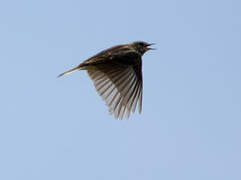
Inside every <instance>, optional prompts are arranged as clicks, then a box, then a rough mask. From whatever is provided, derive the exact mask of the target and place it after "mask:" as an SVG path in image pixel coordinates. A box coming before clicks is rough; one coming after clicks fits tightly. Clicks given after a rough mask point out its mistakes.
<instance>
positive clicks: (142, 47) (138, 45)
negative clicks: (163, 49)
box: [131, 41, 154, 55]
mask: <svg viewBox="0 0 241 180" xmlns="http://www.w3.org/2000/svg"><path fill="white" fill-rule="evenodd" d="M131 44H132V46H133V48H134V49H135V50H136V51H138V52H139V53H140V54H141V55H143V54H144V53H145V52H147V51H149V50H154V48H150V46H151V45H153V44H154V43H151V44H149V43H146V42H144V41H136V42H133V43H131Z"/></svg>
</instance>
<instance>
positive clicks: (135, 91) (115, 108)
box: [88, 59, 142, 119]
mask: <svg viewBox="0 0 241 180" xmlns="http://www.w3.org/2000/svg"><path fill="white" fill-rule="evenodd" d="M139 62H140V63H138V64H136V65H135V66H130V65H122V66H121V65H119V64H116V63H106V64H102V65H98V66H96V67H93V68H90V69H88V74H89V76H90V77H91V79H92V81H93V83H94V86H95V88H96V90H97V92H98V93H99V95H100V96H101V97H102V99H103V100H104V101H105V102H106V104H107V106H108V107H109V111H110V113H111V114H114V116H115V118H117V119H118V118H119V119H122V118H123V116H124V115H125V116H126V118H127V119H128V118H129V115H130V112H131V111H132V112H135V109H136V105H137V103H138V106H139V113H141V109H142V72H141V59H140V60H139Z"/></svg>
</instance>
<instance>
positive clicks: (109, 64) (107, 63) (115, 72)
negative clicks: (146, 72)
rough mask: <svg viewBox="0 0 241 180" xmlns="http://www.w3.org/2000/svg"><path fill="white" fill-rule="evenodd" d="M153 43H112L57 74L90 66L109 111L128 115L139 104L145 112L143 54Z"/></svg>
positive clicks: (117, 117) (118, 115)
mask: <svg viewBox="0 0 241 180" xmlns="http://www.w3.org/2000/svg"><path fill="white" fill-rule="evenodd" d="M151 45H154V43H147V42H144V41H135V42H131V43H128V44H121V45H117V46H113V47H111V48H109V49H106V50H103V51H101V52H99V53H98V54H96V55H94V56H92V57H90V58H89V59H87V60H85V61H83V62H82V63H81V64H79V65H78V66H77V67H75V68H73V69H70V70H68V71H66V72H64V73H61V74H59V75H58V77H61V76H63V75H67V74H70V73H72V72H74V71H78V70H87V72H88V75H89V76H90V78H91V80H92V81H93V83H94V86H95V88H96V90H97V92H98V94H99V95H100V96H101V97H102V99H103V100H104V101H105V103H106V105H107V106H108V108H109V113H110V114H111V115H114V117H115V118H116V119H120V120H122V119H123V117H124V116H125V117H126V119H128V118H129V116H130V113H131V112H132V113H134V112H135V110H136V108H137V104H138V111H139V114H141V112H142V96H143V95H142V94H143V78H142V56H143V55H144V54H145V53H146V52H147V51H149V50H154V48H151V47H150V46H151Z"/></svg>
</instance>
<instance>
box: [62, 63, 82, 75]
mask: <svg viewBox="0 0 241 180" xmlns="http://www.w3.org/2000/svg"><path fill="white" fill-rule="evenodd" d="M80 69H82V68H81V67H79V66H78V67H75V68H73V69H70V70H68V71H66V72H64V73H61V74H59V75H58V77H61V76H63V75H66V74H70V73H72V72H74V71H78V70H80Z"/></svg>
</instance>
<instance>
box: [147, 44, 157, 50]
mask: <svg viewBox="0 0 241 180" xmlns="http://www.w3.org/2000/svg"><path fill="white" fill-rule="evenodd" d="M152 45H155V43H151V44H148V45H147V46H146V49H147V50H156V48H151V47H149V46H152Z"/></svg>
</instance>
